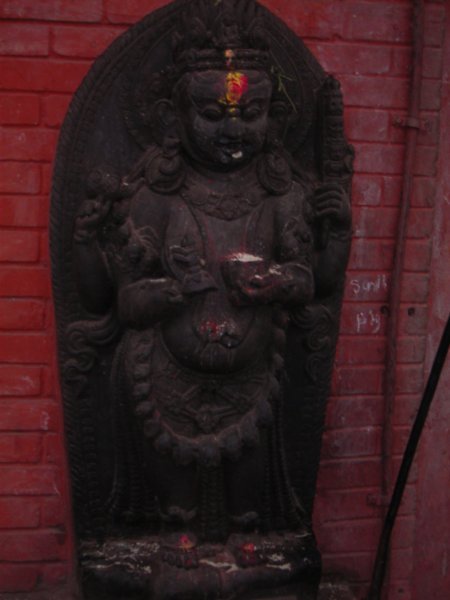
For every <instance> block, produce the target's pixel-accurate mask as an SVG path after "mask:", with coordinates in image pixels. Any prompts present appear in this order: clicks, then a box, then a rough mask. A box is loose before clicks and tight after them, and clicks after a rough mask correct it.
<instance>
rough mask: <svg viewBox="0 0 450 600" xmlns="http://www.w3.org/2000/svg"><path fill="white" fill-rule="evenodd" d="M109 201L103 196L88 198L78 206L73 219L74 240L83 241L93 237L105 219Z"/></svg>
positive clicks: (109, 204) (109, 205)
mask: <svg viewBox="0 0 450 600" xmlns="http://www.w3.org/2000/svg"><path fill="white" fill-rule="evenodd" d="M110 207H111V202H110V201H109V200H106V199H105V198H104V197H103V196H99V197H98V198H88V199H86V200H85V201H84V202H83V203H82V204H81V206H80V208H79V210H78V214H77V216H76V219H75V240H76V241H78V242H85V241H88V240H90V239H93V238H95V236H96V233H97V231H98V229H99V227H100V226H101V224H102V223H103V221H104V220H105V218H106V216H107V215H108V212H109V210H110Z"/></svg>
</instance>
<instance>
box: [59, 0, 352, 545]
mask: <svg viewBox="0 0 450 600" xmlns="http://www.w3.org/2000/svg"><path fill="white" fill-rule="evenodd" d="M197 2H198V0H176V1H175V2H173V3H172V4H170V5H168V6H166V7H164V8H162V9H160V10H157V11H155V12H154V13H152V14H150V15H148V16H147V17H146V18H144V19H143V20H142V21H140V22H139V23H138V24H136V25H135V26H134V27H132V28H130V29H129V30H128V31H127V32H126V33H124V34H123V35H121V36H120V37H119V38H118V39H117V40H116V41H115V42H114V43H113V44H112V45H111V46H110V47H109V48H108V49H107V50H106V51H105V53H104V54H103V55H102V56H101V57H100V58H99V59H97V60H96V62H95V63H94V65H93V67H92V68H91V70H90V71H89V73H88V74H87V76H86V78H85V80H84V81H83V83H82V84H81V86H80V87H79V89H78V90H77V92H76V94H75V96H74V98H73V100H72V103H71V105H70V108H69V111H68V113H67V116H66V119H65V121H64V124H63V127H62V130H61V135H60V141H59V145H58V152H57V159H56V164H55V171H54V179H53V188H52V204H51V256H52V268H53V293H54V299H55V310H56V322H57V331H58V350H59V363H60V370H61V386H62V395H63V401H64V413H65V423H66V432H67V443H68V453H69V464H70V469H71V477H72V489H73V503H74V512H75V523H76V529H77V534H78V536H79V539H80V540H82V541H83V540H84V541H86V540H89V539H93V538H97V539H101V538H102V536H105V535H107V534H108V533H110V532H111V531H114V526H115V525H114V523H111V518H110V516H109V511H110V502H111V493H112V490H113V488H114V486H116V485H117V478H118V477H120V475H119V476H118V474H117V473H118V470H117V469H118V467H117V462H118V460H117V459H116V458H115V457H117V455H118V454H120V453H121V452H125V453H126V459H127V461H129V462H130V461H132V462H134V463H136V464H139V461H140V452H141V450H140V448H139V444H132V445H131V446H130V445H127V444H128V443H127V441H126V440H125V441H123V440H120V439H119V440H117V439H116V438H115V430H114V420H117V419H119V420H120V419H122V418H123V414H122V413H121V412H120V411H121V408H120V406H121V404H120V394H121V386H122V385H124V384H123V382H122V381H121V380H120V378H118V379H115V380H114V381H112V382H111V373H112V372H113V371H114V368H113V367H114V361H115V360H118V356H120V352H121V351H122V346H121V344H122V343H123V327H122V326H121V324H120V320H119V319H118V318H117V304H116V303H115V302H113V303H112V304H111V307H110V310H109V311H108V312H107V313H106V314H102V315H101V317H99V315H98V314H95V311H94V312H93V313H90V312H89V311H87V310H86V309H85V308H83V303H82V301H81V298H80V295H79V291H78V289H77V284H76V280H77V273H76V269H75V265H74V259H73V238H74V226H75V225H74V224H75V219H76V215H77V211H78V210H79V207H80V206H81V204H82V203H83V201H84V200H85V199H86V198H87V197H89V195H90V194H93V193H95V190H96V191H97V193H98V191H99V190H100V191H101V193H102V194H105V195H108V194H109V195H112V196H114V195H115V194H120V193H122V194H126V192H124V191H123V189H121V182H122V178H123V177H124V176H125V175H127V174H128V173H130V171H131V170H132V169H133V166H134V165H135V164H136V163H137V162H138V160H139V158H140V157H141V155H142V153H143V151H144V152H145V151H146V150H147V149H149V148H150V149H151V147H152V144H155V143H156V144H158V142H160V139H158V134H157V132H155V124H154V122H152V115H153V113H152V104H153V102H155V101H156V100H158V99H160V98H164V97H166V96H165V94H166V93H167V89H166V84H167V79H169V80H170V77H171V69H172V67H173V65H172V59H171V42H172V36H173V33H174V31H175V29H176V26H177V24H178V22H179V20H180V15H181V13H182V11H183V10H184V9H186V7H189V6H190V5H195V4H196V3H197ZM261 13H262V17H263V19H264V24H265V30H266V32H267V35H268V37H269V40H270V46H271V58H270V60H271V65H272V69H271V75H272V77H273V80H274V81H275V83H276V86H277V90H276V91H277V93H278V96H279V97H281V98H282V99H283V101H284V102H285V103H287V104H288V105H289V106H290V117H289V119H288V124H287V127H286V129H285V136H284V139H283V140H282V143H283V145H284V147H285V149H286V150H287V153H288V155H289V160H290V162H291V163H292V164H291V166H292V169H293V172H294V177H295V178H296V179H298V180H299V181H301V182H303V184H304V185H305V187H306V188H307V189H308V190H309V191H311V190H313V189H314V188H315V187H317V186H318V185H319V184H320V183H321V182H327V181H332V182H336V183H339V184H340V185H342V187H344V188H346V189H347V190H348V189H349V186H350V177H351V159H352V151H351V148H350V147H349V146H348V144H347V143H346V140H345V137H344V133H343V124H342V121H343V119H342V112H343V111H342V100H341V97H340V92H339V88H338V85H337V84H336V82H335V81H334V80H333V79H330V78H328V77H327V76H326V74H325V73H324V71H323V69H322V68H321V66H320V65H319V63H318V62H317V61H316V59H315V58H314V57H313V55H312V54H311V53H310V52H309V50H308V49H307V48H306V46H305V45H304V44H303V42H302V41H301V40H300V39H299V38H298V37H297V36H296V35H295V34H294V33H293V32H292V31H291V30H290V29H289V28H288V27H287V26H286V25H285V24H284V23H283V22H282V21H281V20H280V19H278V18H277V17H275V16H274V15H272V14H271V13H270V12H269V11H268V10H267V9H265V8H263V7H261ZM144 83H145V85H144ZM95 169H99V170H100V175H99V176H98V177H97V179H96V176H95V174H94V176H91V173H92V171H94V170H95ZM93 189H94V192H93V191H92V190H93ZM310 210H312V211H313V207H312V208H311V207H310ZM308 218H310V217H308V215H306V217H305V220H306V221H308ZM311 227H312V226H311ZM325 237H326V234H325ZM326 241H327V240H325V241H324V240H321V239H318V240H317V245H318V246H320V245H321V244H322V243H326ZM341 302H342V281H341V282H338V284H337V285H336V286H335V289H334V291H333V293H332V294H329V295H328V296H326V297H316V298H315V300H314V302H313V303H312V304H311V305H309V306H307V307H306V308H304V309H303V310H297V311H293V312H292V314H291V319H290V325H289V328H288V330H287V350H286V352H285V354H286V359H285V361H286V362H285V364H286V369H285V378H284V382H283V386H284V405H283V410H280V411H278V412H277V414H276V415H275V418H276V421H277V423H276V427H277V428H278V429H279V430H280V432H282V434H284V438H285V446H286V450H287V453H286V454H287V456H286V458H287V468H288V470H289V472H290V477H291V481H292V484H293V487H294V488H295V491H296V493H297V495H298V496H299V498H300V500H301V502H302V504H303V506H304V508H305V510H306V512H307V516H308V518H309V516H310V513H311V510H312V504H313V498H314V489H315V479H316V475H317V469H318V462H319V454H320V440H321V430H322V425H323V420H324V412H325V403H326V398H327V396H328V393H329V384H330V378H331V370H332V363H333V357H334V350H335V346H336V341H337V333H338V323H339V313H340V306H341ZM149 343H150V342H149ZM111 385H112V387H114V390H115V392H114V393H115V394H116V396H115V398H116V399H115V400H114V401H113V400H112V398H111V396H110V393H109V392H108V389H111ZM123 427H124V438H126V437H127V436H128V437H129V436H132V430H133V427H134V426H133V424H132V423H131V422H127V421H126V419H124V420H123ZM282 434H280V435H282ZM280 461H281V462H282V459H281V458H280ZM127 477H128V479H127V485H129V486H130V487H133V486H134V488H133V489H135V490H136V494H135V495H136V497H138V500H136V502H138V503H140V504H141V505H142V506H144V512H146V513H147V516H149V518H150V520H151V518H152V514H153V513H152V511H154V513H155V515H156V513H157V512H158V507H157V506H155V505H153V504H152V499H151V498H150V499H149V498H148V497H146V494H147V490H146V488H145V485H143V484H142V482H141V481H140V478H141V474H140V473H139V469H134V470H132V473H131V474H128V475H127ZM133 493H134V492H133ZM119 496H120V494H119ZM147 496H148V494H147Z"/></svg>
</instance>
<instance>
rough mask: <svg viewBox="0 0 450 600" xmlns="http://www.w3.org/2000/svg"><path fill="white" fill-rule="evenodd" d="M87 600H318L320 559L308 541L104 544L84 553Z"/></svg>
mask: <svg viewBox="0 0 450 600" xmlns="http://www.w3.org/2000/svg"><path fill="white" fill-rule="evenodd" d="M81 564H82V573H83V587H84V593H85V596H84V597H85V600H114V599H121V600H125V599H126V600H149V599H154V600H197V599H198V600H209V599H211V600H213V599H217V600H219V599H220V600H228V599H229V600H231V599H233V600H234V599H236V600H237V599H242V600H244V599H252V600H269V599H271V598H280V600H281V599H283V600H315V598H316V597H317V589H318V585H319V579H320V555H319V553H318V551H317V549H316V547H315V543H314V540H313V538H312V536H311V535H309V534H299V533H288V534H283V535H278V534H270V535H266V536H263V535H232V536H230V538H229V539H228V541H227V543H226V544H225V545H223V544H209V543H197V542H196V540H195V539H194V537H193V536H192V535H191V534H189V535H186V534H182V533H180V534H165V535H160V536H151V537H146V538H142V537H139V538H128V539H124V538H121V539H114V538H112V539H108V540H107V541H105V542H104V543H103V544H97V543H85V544H84V545H83V546H82V549H81Z"/></svg>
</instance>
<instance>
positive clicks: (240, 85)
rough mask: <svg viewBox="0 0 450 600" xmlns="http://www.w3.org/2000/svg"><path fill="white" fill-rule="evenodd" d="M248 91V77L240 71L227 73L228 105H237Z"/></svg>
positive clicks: (226, 96)
mask: <svg viewBox="0 0 450 600" xmlns="http://www.w3.org/2000/svg"><path fill="white" fill-rule="evenodd" d="M247 90H248V77H247V75H244V73H239V71H231V73H227V75H226V78H225V101H226V103H227V104H231V105H234V106H235V105H236V104H239V102H240V101H241V98H242V96H243V95H244V94H245V92H246V91H247Z"/></svg>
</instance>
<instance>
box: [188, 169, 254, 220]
mask: <svg viewBox="0 0 450 600" xmlns="http://www.w3.org/2000/svg"><path fill="white" fill-rule="evenodd" d="M230 187H231V186H230ZM264 195H265V194H264V191H263V190H262V189H261V187H260V186H259V185H257V184H256V185H254V186H249V185H247V186H243V189H242V188H241V189H237V187H236V186H235V185H234V186H233V189H230V190H226V191H225V192H219V191H217V190H214V189H211V187H208V186H207V185H206V184H205V183H203V182H200V181H197V180H189V179H188V181H187V182H186V184H185V185H184V187H183V188H182V190H181V196H182V198H183V199H184V200H185V201H186V202H187V203H188V204H189V205H190V206H192V208H194V209H198V210H201V211H202V212H203V213H205V214H207V215H210V216H212V217H216V218H217V219H223V220H225V221H233V220H234V219H239V218H240V217H243V216H244V215H247V214H249V213H250V212H252V210H254V208H256V207H257V206H258V205H259V204H261V202H262V201H263V198H264Z"/></svg>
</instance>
